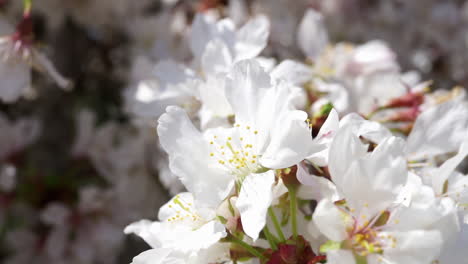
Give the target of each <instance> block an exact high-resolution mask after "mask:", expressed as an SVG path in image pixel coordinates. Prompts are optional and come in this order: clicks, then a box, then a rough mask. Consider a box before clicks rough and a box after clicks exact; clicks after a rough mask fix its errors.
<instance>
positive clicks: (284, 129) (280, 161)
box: [260, 110, 323, 169]
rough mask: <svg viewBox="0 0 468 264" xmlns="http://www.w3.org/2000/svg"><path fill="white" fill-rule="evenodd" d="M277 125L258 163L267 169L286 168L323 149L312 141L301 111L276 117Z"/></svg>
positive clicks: (304, 115) (304, 116)
mask: <svg viewBox="0 0 468 264" xmlns="http://www.w3.org/2000/svg"><path fill="white" fill-rule="evenodd" d="M277 118H278V123H277V126H275V127H274V130H273V131H272V133H271V141H270V144H269V145H268V147H267V149H266V150H265V152H264V153H263V155H262V157H261V159H260V163H261V164H262V165H263V166H264V167H267V168H273V169H280V168H287V167H290V166H292V165H294V164H297V163H299V162H300V161H302V160H304V159H305V158H306V157H308V156H310V154H311V153H313V152H318V151H321V150H322V149H323V147H322V146H320V145H319V144H316V143H315V142H313V141H312V135H311V133H310V130H309V128H308V125H307V123H306V122H305V119H306V118H307V114H306V113H305V112H303V111H299V110H296V111H289V113H287V114H286V113H285V114H282V115H281V116H277Z"/></svg>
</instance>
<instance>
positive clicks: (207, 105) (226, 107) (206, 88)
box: [199, 77, 232, 117]
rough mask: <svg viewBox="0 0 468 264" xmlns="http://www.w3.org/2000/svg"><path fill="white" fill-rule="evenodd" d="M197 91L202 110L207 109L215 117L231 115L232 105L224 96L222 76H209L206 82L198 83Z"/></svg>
mask: <svg viewBox="0 0 468 264" xmlns="http://www.w3.org/2000/svg"><path fill="white" fill-rule="evenodd" d="M199 91H200V100H201V102H202V109H203V111H209V112H210V113H211V114H212V115H214V116H215V117H227V116H229V115H232V107H231V105H230V104H229V102H228V101H227V98H226V92H225V79H224V78H223V77H219V78H218V77H209V78H208V79H207V80H206V82H204V83H200V85H199Z"/></svg>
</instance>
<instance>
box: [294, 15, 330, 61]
mask: <svg viewBox="0 0 468 264" xmlns="http://www.w3.org/2000/svg"><path fill="white" fill-rule="evenodd" d="M297 43H298V44H299V47H300V48H301V50H302V52H304V54H305V55H306V56H307V57H309V58H311V59H313V60H315V59H316V58H317V57H318V56H319V55H320V53H321V52H322V51H323V50H324V49H325V47H326V46H327V44H328V33H327V30H326V29H325V25H324V23H323V17H322V15H321V14H320V13H318V12H317V11H315V10H313V9H308V10H307V12H306V13H305V15H304V17H303V18H302V21H301V24H300V25H299V28H298V32H297Z"/></svg>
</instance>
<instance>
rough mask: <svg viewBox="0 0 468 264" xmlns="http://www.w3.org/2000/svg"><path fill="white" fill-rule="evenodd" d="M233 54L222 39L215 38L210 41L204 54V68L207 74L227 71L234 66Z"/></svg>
mask: <svg viewBox="0 0 468 264" xmlns="http://www.w3.org/2000/svg"><path fill="white" fill-rule="evenodd" d="M232 59H233V58H232V55H231V53H230V51H229V49H228V47H227V46H226V44H225V43H224V42H223V41H222V40H221V39H214V40H212V41H210V42H209V43H208V45H207V46H206V49H205V52H203V56H202V68H203V72H204V73H205V75H208V76H209V75H216V74H219V73H223V74H225V73H227V72H228V71H229V70H230V69H231V66H232V63H233V61H232Z"/></svg>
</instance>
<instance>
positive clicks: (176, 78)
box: [153, 60, 195, 90]
mask: <svg viewBox="0 0 468 264" xmlns="http://www.w3.org/2000/svg"><path fill="white" fill-rule="evenodd" d="M153 72H154V75H155V77H156V78H157V79H158V81H159V84H160V85H161V86H162V87H163V88H162V89H163V90H164V89H165V87H166V86H167V85H169V84H178V83H184V82H186V81H187V80H189V79H193V78H195V73H194V72H193V71H192V70H191V69H189V68H187V67H185V66H184V65H182V64H179V63H176V62H175V61H172V60H166V61H161V62H158V63H157V64H156V65H155V66H154V69H153Z"/></svg>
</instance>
